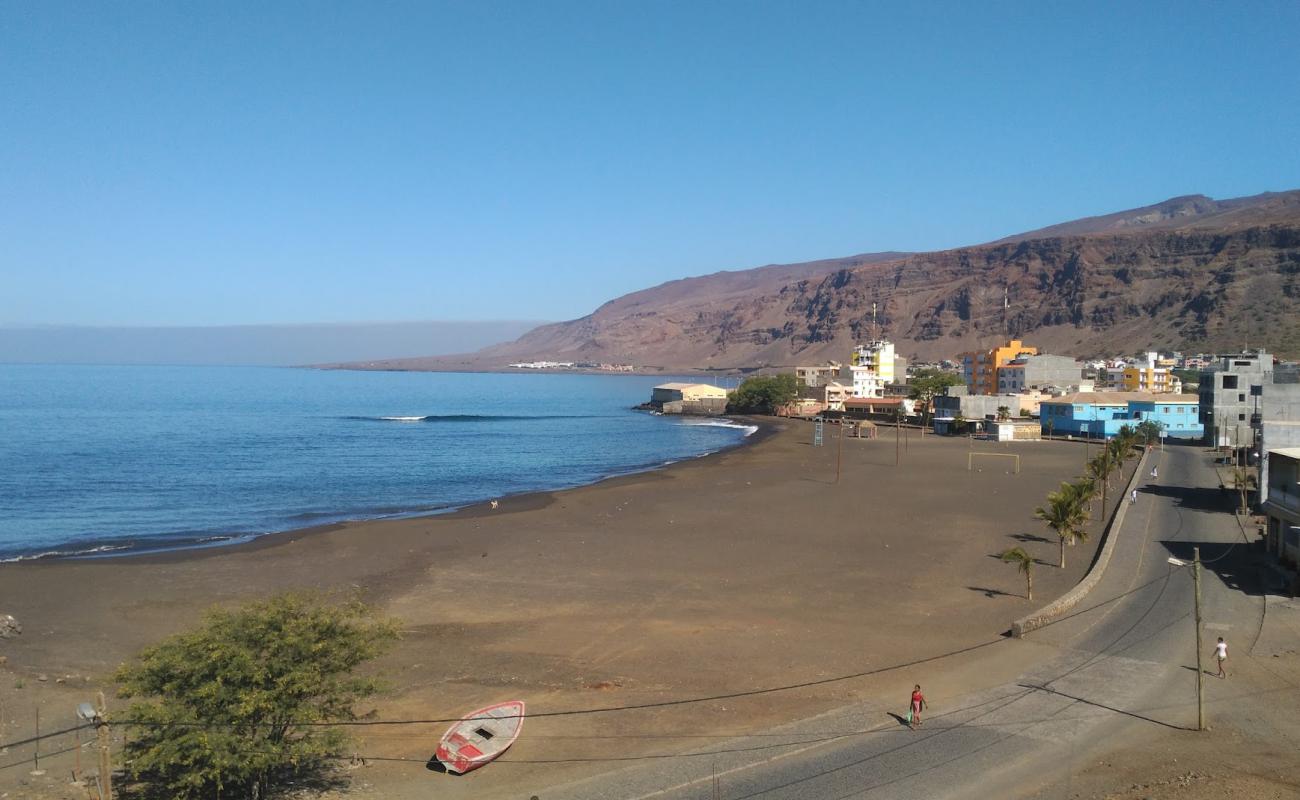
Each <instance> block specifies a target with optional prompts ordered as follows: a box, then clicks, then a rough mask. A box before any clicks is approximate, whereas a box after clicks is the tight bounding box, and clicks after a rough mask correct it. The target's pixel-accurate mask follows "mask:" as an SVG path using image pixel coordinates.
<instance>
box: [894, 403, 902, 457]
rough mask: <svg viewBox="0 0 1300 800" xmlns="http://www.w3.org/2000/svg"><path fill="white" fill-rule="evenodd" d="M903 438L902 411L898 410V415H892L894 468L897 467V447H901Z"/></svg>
mask: <svg viewBox="0 0 1300 800" xmlns="http://www.w3.org/2000/svg"><path fill="white" fill-rule="evenodd" d="M902 437H903V409H902V408H899V409H898V413H897V414H895V415H894V466H898V459H899V446H900V445H902V443H903V442H902Z"/></svg>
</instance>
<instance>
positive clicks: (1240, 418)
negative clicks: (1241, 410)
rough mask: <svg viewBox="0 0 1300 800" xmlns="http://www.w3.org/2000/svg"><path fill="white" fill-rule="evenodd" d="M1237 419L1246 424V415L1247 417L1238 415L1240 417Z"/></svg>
mask: <svg viewBox="0 0 1300 800" xmlns="http://www.w3.org/2000/svg"><path fill="white" fill-rule="evenodd" d="M1237 419H1238V420H1240V421H1242V422H1245V421H1246V415H1245V414H1238V415H1237Z"/></svg>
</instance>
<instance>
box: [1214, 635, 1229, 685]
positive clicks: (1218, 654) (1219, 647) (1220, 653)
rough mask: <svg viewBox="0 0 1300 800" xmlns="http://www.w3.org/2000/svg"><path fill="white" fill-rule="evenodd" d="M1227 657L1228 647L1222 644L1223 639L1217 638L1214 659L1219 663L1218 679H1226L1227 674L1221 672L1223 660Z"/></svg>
mask: <svg viewBox="0 0 1300 800" xmlns="http://www.w3.org/2000/svg"><path fill="white" fill-rule="evenodd" d="M1227 657H1228V645H1226V644H1224V642H1223V637H1222V636H1220V637H1219V643H1218V644H1216V645H1215V646H1214V658H1215V660H1216V661H1218V662H1219V677H1220V678H1226V677H1228V673H1226V672H1224V671H1223V662H1224V659H1226V658H1227Z"/></svg>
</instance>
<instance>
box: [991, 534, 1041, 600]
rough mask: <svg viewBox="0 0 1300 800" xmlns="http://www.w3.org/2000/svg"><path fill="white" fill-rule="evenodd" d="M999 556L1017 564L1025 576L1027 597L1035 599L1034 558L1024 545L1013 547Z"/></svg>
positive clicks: (1009, 562)
mask: <svg viewBox="0 0 1300 800" xmlns="http://www.w3.org/2000/svg"><path fill="white" fill-rule="evenodd" d="M998 558H1000V559H1002V560H1003V561H1005V562H1007V563H1008V564H1015V565H1016V567H1017V568H1018V569H1019V571H1020V572H1021V573H1022V574H1023V575H1024V576H1025V599H1026V600H1033V599H1034V559H1033V558H1032V557H1031V556H1030V555H1029V554H1028V553H1026V552H1025V548H1023V547H1013V548H1011V549H1010V550H1008V551H1006V552H1005V553H1003V554H1002V555H1000V556H998Z"/></svg>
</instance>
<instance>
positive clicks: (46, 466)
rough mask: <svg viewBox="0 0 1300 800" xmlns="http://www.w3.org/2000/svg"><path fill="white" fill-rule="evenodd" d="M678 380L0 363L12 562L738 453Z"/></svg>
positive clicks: (365, 515) (376, 511)
mask: <svg viewBox="0 0 1300 800" xmlns="http://www.w3.org/2000/svg"><path fill="white" fill-rule="evenodd" d="M666 380H670V379H669V378H666V377H644V376H623V375H608V376H606V375H573V374H554V373H541V374H469V373H465V374H461V373H417V372H348V371H321V370H307V369H280V368H269V367H147V366H68V365H0V560H13V559H18V558H33V557H40V556H52V555H91V554H101V555H102V554H114V553H128V552H142V551H151V550H165V549H173V548H180V547H195V546H213V545H217V544H223V543H230V542H237V541H244V540H247V539H249V538H252V537H254V536H257V535H260V534H264V533H269V532H275V531H284V530H291V529H296V528H303V527H308V526H312V525H320V524H326V523H331V522H338V521H343V520H356V519H375V518H383V517H390V516H403V515H414V514H426V513H437V512H438V511H441V510H446V509H452V508H456V507H459V506H463V505H466V504H469V503H473V502H480V501H484V500H488V499H492V498H499V497H503V496H507V495H511V494H518V493H522V492H531V491H539V490H550V489H560V488H567V487H572V486H578V485H582V484H586V483H591V482H593V481H596V480H600V479H602V478H605V477H609V476H612V475H619V474H625V473H629V472H635V471H638V470H644V469H648V468H653V467H656V466H659V465H662V464H665V463H667V462H671V461H676V460H680V459H684V458H691V457H695V456H699V455H702V454H705V453H709V452H714V451H717V450H719V449H722V448H725V447H728V446H731V445H734V444H736V443H738V442H739V441H741V440H742V439H743V438H744V437H745V436H746V435H747V434H748V433H750V432H752V431H753V428H752V427H750V426H746V425H742V424H738V423H733V422H730V421H726V420H692V419H682V418H673V417H661V416H655V415H651V414H646V413H644V412H638V411H633V410H631V407H632V406H633V405H635V404H637V403H640V402H643V401H645V400H646V399H648V398H649V396H650V389H651V387H652V386H654V385H655V384H658V383H662V382H664V381H666Z"/></svg>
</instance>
